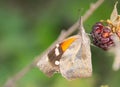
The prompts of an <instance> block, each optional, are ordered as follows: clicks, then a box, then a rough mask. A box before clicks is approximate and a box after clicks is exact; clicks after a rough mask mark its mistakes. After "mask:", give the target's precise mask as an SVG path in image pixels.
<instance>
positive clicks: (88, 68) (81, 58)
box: [37, 22, 92, 80]
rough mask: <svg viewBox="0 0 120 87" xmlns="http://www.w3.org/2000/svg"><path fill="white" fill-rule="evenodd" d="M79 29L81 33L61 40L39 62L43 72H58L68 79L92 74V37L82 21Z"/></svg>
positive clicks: (50, 74) (38, 64)
mask: <svg viewBox="0 0 120 87" xmlns="http://www.w3.org/2000/svg"><path fill="white" fill-rule="evenodd" d="M79 30H80V32H79V34H77V35H74V36H71V37H68V38H67V39H65V40H63V41H60V42H59V43H57V44H56V45H55V46H54V47H53V48H52V49H51V50H50V51H49V52H48V53H46V55H44V56H43V57H42V58H41V59H40V60H39V61H38V62H37V67H38V68H39V69H40V70H41V71H42V72H43V73H45V74H46V75H47V76H49V77H50V76H52V75H53V74H54V73H56V72H58V73H61V75H62V76H63V77H64V78H66V79H68V80H72V79H76V78H86V77H90V76H91V75H92V61H91V50H90V39H89V37H88V35H87V34H86V32H85V29H84V27H83V25H82V22H80V29H79Z"/></svg>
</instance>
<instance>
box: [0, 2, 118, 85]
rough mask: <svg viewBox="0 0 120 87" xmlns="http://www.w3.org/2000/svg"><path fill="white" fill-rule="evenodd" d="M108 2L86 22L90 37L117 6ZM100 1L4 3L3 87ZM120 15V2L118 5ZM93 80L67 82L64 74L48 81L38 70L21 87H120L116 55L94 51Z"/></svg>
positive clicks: (0, 22)
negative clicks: (91, 6) (115, 69)
mask: <svg viewBox="0 0 120 87" xmlns="http://www.w3.org/2000/svg"><path fill="white" fill-rule="evenodd" d="M116 1H119V0H105V2H104V3H103V4H102V5H101V6H100V7H99V8H98V9H97V10H96V11H95V12H94V13H93V14H92V16H91V17H90V18H89V19H88V20H87V21H85V23H84V27H85V29H86V31H87V32H88V33H89V32H90V31H91V27H92V25H93V24H94V23H95V22H98V21H99V20H101V19H104V20H105V19H108V18H109V16H110V14H111V11H112V10H113V6H114V3H115V2H116ZM93 2H96V0H0V87H1V86H3V84H4V83H5V81H6V80H7V79H8V78H9V77H11V76H13V75H14V74H15V73H17V72H19V71H20V70H21V69H22V68H24V67H25V66H26V65H28V64H29V63H31V62H32V61H33V60H34V58H35V57H36V56H38V55H39V54H40V53H41V52H43V51H44V50H45V49H46V48H47V47H48V46H49V45H50V44H52V42H53V41H54V40H56V38H57V37H58V35H59V34H60V32H61V30H62V29H68V28H69V27H70V26H71V25H72V24H73V23H75V22H76V21H77V20H78V18H79V17H80V15H79V10H80V14H81V15H83V14H84V13H85V12H86V11H87V10H88V8H89V6H90V4H91V3H93ZM117 7H118V11H119V12H120V2H119V4H118V6H117ZM91 51H92V62H93V76H92V77H91V78H84V79H77V80H74V81H67V80H66V79H64V78H63V77H62V76H61V75H60V74H55V75H54V76H53V77H51V78H48V77H46V76H45V75H44V74H43V73H42V72H41V71H40V70H39V69H38V68H35V69H33V70H31V71H30V72H28V73H27V74H26V75H25V76H24V77H23V78H22V79H21V80H19V81H18V82H17V87H100V86H101V85H108V86H109V87H120V70H119V71H117V72H115V71H113V70H112V63H113V57H114V56H113V55H112V54H110V53H107V52H105V51H103V50H101V49H99V48H96V47H92V49H91Z"/></svg>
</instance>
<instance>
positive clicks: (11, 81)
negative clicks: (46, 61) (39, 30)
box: [4, 0, 104, 87]
mask: <svg viewBox="0 0 120 87" xmlns="http://www.w3.org/2000/svg"><path fill="white" fill-rule="evenodd" d="M103 1H104V0H98V1H97V2H96V3H94V4H91V6H90V8H89V9H88V11H86V13H85V14H84V16H83V17H82V19H83V22H84V21H86V20H87V19H88V18H89V17H90V16H91V15H92V13H93V12H94V11H95V10H96V9H97V8H98V7H99V6H100V5H101V4H102V3H103ZM78 27H79V20H78V21H77V22H76V23H75V24H73V25H72V26H71V27H70V28H69V29H68V30H67V31H63V32H62V33H61V34H60V36H59V37H58V39H57V40H56V41H55V42H54V43H53V44H52V45H51V46H50V47H49V48H48V49H46V50H45V51H44V52H43V53H42V54H41V55H39V56H38V57H36V58H35V60H34V61H33V62H32V63H31V64H29V65H28V66H25V67H24V68H23V69H22V70H21V71H20V72H18V73H16V74H15V75H14V76H13V77H11V78H9V79H8V80H7V81H6V83H5V85H4V87H15V84H16V82H17V81H18V80H20V79H21V78H22V77H23V76H24V75H25V74H26V73H27V72H29V71H30V70H31V69H33V68H34V67H35V66H36V62H38V60H39V59H40V58H41V57H42V56H43V55H45V54H46V53H47V52H48V51H49V50H50V49H51V48H52V47H53V46H54V45H55V44H56V42H58V41H60V40H63V39H64V38H66V37H68V36H69V35H71V34H72V33H73V32H74V31H76V30H77V29H78Z"/></svg>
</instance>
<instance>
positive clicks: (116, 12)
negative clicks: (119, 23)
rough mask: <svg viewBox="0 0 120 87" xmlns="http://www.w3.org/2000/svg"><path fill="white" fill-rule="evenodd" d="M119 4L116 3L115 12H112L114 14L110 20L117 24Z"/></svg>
mask: <svg viewBox="0 0 120 87" xmlns="http://www.w3.org/2000/svg"><path fill="white" fill-rule="evenodd" d="M117 4H118V2H116V3H115V5H114V9H113V11H112V13H111V16H110V20H111V21H112V22H115V21H116V19H117V17H118V11H117V8H116V6H117Z"/></svg>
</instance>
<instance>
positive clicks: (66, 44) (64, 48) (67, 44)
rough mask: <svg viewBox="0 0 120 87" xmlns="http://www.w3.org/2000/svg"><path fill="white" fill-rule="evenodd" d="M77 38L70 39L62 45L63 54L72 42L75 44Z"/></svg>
mask: <svg viewBox="0 0 120 87" xmlns="http://www.w3.org/2000/svg"><path fill="white" fill-rule="evenodd" d="M76 39H77V38H75V37H71V38H68V39H67V40H65V41H63V42H62V43H61V44H60V45H61V48H62V50H63V52H64V51H65V50H66V49H67V48H68V47H69V46H70V45H71V44H72V42H74V41H75V40H76Z"/></svg>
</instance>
